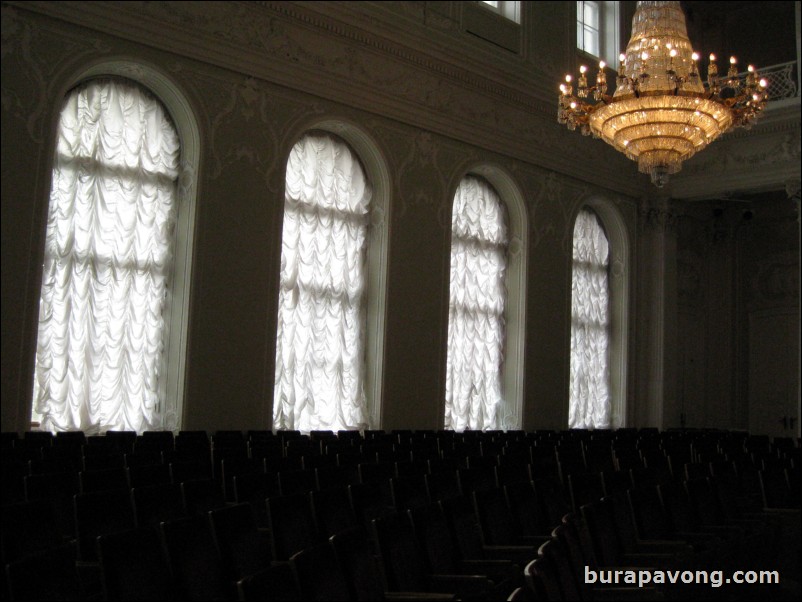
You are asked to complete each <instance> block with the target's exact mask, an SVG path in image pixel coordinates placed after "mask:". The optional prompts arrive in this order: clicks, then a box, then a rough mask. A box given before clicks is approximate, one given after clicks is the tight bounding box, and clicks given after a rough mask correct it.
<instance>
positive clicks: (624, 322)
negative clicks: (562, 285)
mask: <svg viewBox="0 0 802 602" xmlns="http://www.w3.org/2000/svg"><path fill="white" fill-rule="evenodd" d="M583 208H587V209H590V210H591V211H593V212H594V213H595V214H596V217H597V218H598V220H599V222H600V223H601V226H602V228H603V229H604V232H605V234H606V235H607V243H608V245H609V259H608V272H607V274H608V289H609V300H608V302H609V312H610V333H609V341H608V349H609V354H610V355H609V359H608V366H609V371H610V427H609V428H612V429H618V428H623V427H625V426H626V425H627V423H628V415H629V408H628V402H627V396H628V368H627V366H628V360H629V311H630V310H629V308H630V286H631V283H630V281H631V275H630V272H631V265H632V261H631V250H630V249H631V243H630V237H629V234H628V232H627V227H626V224H625V223H624V219H623V217H622V215H621V213H620V211H619V209H618V208H617V207H616V206H615V205H614V203H613V202H612V201H610V200H609V199H606V198H603V197H596V196H594V197H590V198H589V199H586V200H585V201H584V202H583V203H582V204H580V205H579V206H578V207H577V208H576V209H575V211H574V212H573V215H572V218H571V220H570V222H569V228H570V230H569V233H568V236H567V239H568V243H569V246H568V249H567V255H568V270H567V273H568V291H569V294H568V295H567V297H568V314H567V315H568V316H569V320H568V329H567V339H566V340H567V342H568V344H567V349H568V365H569V376H568V382H567V387H566V390H565V391H566V400H567V402H568V405H566V408H565V409H566V413H565V423H564V424H566V428H568V416H569V411H568V410H569V408H570V403H571V398H570V363H571V344H570V342H571V331H572V320H571V319H570V316H571V315H572V303H573V295H572V294H571V290H572V279H573V232H574V228H575V226H576V218H577V216H578V215H579V212H580V210H581V209H583Z"/></svg>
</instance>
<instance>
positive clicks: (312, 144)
mask: <svg viewBox="0 0 802 602" xmlns="http://www.w3.org/2000/svg"><path fill="white" fill-rule="evenodd" d="M322 126H323V127H325V128H327V129H337V130H338V132H342V133H343V134H344V135H345V136H347V137H348V138H349V142H351V141H353V142H354V147H356V148H358V151H359V155H358V154H357V152H356V151H355V150H354V148H352V146H351V145H349V143H348V142H346V141H345V140H344V139H342V138H340V137H339V136H337V135H335V134H332V133H329V132H327V131H323V130H319V129H315V130H312V131H309V132H307V133H306V134H305V135H304V136H303V137H302V138H301V139H300V140H299V141H298V142H297V143H296V144H295V146H294V147H293V148H292V150H291V152H290V156H289V158H288V161H287V171H286V187H285V205H284V225H283V233H282V253H281V275H280V291H279V309H278V324H277V334H276V365H275V388H274V398H273V426H274V428H276V429H298V430H302V431H310V430H340V429H357V428H371V427H372V426H374V425H377V424H379V423H380V407H379V400H380V398H381V393H380V392H381V367H382V361H381V357H382V356H383V352H382V346H383V337H382V334H381V333H382V328H381V324H383V315H384V294H383V291H384V279H385V270H384V263H385V261H386V227H387V226H386V219H385V213H386V207H385V205H384V203H385V202H386V193H387V189H388V179H387V177H386V170H384V169H382V167H381V166H382V165H383V162H381V161H380V160H379V159H378V157H377V154H376V153H375V150H374V147H373V145H372V144H371V143H370V142H369V141H368V139H367V138H366V137H365V136H364V135H363V134H361V133H360V132H359V131H358V130H356V129H355V128H351V127H347V126H345V125H343V124H339V123H324V124H322ZM362 155H366V156H367V159H368V162H367V169H366V167H365V166H364V165H363V163H362V161H361V156H362Z"/></svg>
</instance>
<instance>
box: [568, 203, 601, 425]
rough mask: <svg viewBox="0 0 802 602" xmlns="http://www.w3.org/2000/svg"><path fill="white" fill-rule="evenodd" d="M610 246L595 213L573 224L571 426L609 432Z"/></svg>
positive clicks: (587, 212)
mask: <svg viewBox="0 0 802 602" xmlns="http://www.w3.org/2000/svg"><path fill="white" fill-rule="evenodd" d="M609 258H610V244H609V242H608V239H607V234H606V233H605V231H604V228H603V227H602V224H601V222H600V221H599V219H598V217H597V216H596V213H594V212H593V211H592V210H590V209H588V208H582V209H581V210H580V211H579V213H578V215H577V217H576V222H575V223H574V238H573V269H572V275H571V383H570V391H569V396H570V408H569V415H568V426H569V428H591V429H592V428H609V427H610V426H611V423H612V421H611V403H610V283H609Z"/></svg>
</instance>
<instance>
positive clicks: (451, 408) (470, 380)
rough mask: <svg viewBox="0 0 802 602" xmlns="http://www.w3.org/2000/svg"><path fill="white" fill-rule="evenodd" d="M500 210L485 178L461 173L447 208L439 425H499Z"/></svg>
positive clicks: (503, 216) (503, 291)
mask: <svg viewBox="0 0 802 602" xmlns="http://www.w3.org/2000/svg"><path fill="white" fill-rule="evenodd" d="M507 221H508V220H507V211H506V207H505V205H504V204H503V203H502V202H501V199H500V198H499V196H498V194H497V193H496V191H495V189H494V188H493V187H492V186H491V185H490V184H489V183H488V182H487V180H485V179H484V178H479V177H476V176H467V177H465V178H464V179H463V180H462V182H461V183H460V185H459V187H458V188H457V192H456V194H455V195H454V203H453V206H452V213H451V284H450V289H449V290H450V295H449V320H448V359H447V374H446V403H445V423H444V424H445V428H447V429H454V430H464V429H471V430H483V429H495V428H499V425H500V420H499V419H500V416H499V415H498V414H499V409H500V406H501V405H502V403H503V395H504V392H503V386H502V384H503V374H502V363H503V361H504V348H505V330H506V329H505V309H506V302H507V288H506V284H505V281H506V270H507V250H508V243H509V238H508V232H507Z"/></svg>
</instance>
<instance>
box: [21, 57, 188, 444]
mask: <svg viewBox="0 0 802 602" xmlns="http://www.w3.org/2000/svg"><path fill="white" fill-rule="evenodd" d="M108 77H120V78H125V79H128V80H130V81H133V82H134V83H136V84H138V85H140V86H142V87H143V88H145V89H146V90H147V91H148V92H149V93H150V94H151V95H153V96H154V97H155V98H156V99H157V100H158V101H159V102H160V103H161V104H162V106H163V107H164V108H165V110H166V111H167V113H168V114H169V115H170V117H171V118H172V121H173V125H174V127H175V129H176V132H177V134H178V138H179V141H180V149H181V150H180V161H179V166H180V167H179V175H178V178H177V180H176V199H175V200H176V221H175V224H174V230H173V236H174V238H173V249H172V250H173V257H172V262H173V265H172V269H171V271H170V276H169V278H168V281H167V285H166V289H167V297H166V299H165V305H164V314H163V315H164V322H165V333H164V348H163V352H162V357H161V364H160V370H159V372H160V377H159V383H158V392H159V404H160V411H159V414H160V416H161V428H162V429H163V430H171V431H174V432H177V431H178V430H179V429H180V428H181V426H182V424H183V422H184V420H185V418H186V412H187V409H188V408H187V405H186V403H185V400H186V374H187V369H188V360H187V355H188V338H189V336H188V335H189V315H190V301H191V283H192V268H193V263H194V261H193V259H194V239H195V223H196V212H197V198H198V171H199V164H200V149H201V136H200V131H199V128H198V124H197V119H196V115H197V111H195V109H194V108H193V107H192V105H191V104H190V103H189V101H188V97H187V95H186V94H185V93H184V91H183V90H182V89H181V88H180V87H179V86H178V84H177V83H176V82H175V81H174V80H173V79H172V78H170V77H169V76H167V75H166V74H165V73H164V72H163V71H161V70H160V69H159V68H157V67H155V66H153V65H150V64H148V63H145V62H141V61H133V60H126V59H116V60H105V61H98V62H96V63H93V64H91V65H89V66H84V67H83V68H81V69H80V70H78V71H77V72H76V73H75V74H74V75H73V76H72V77H70V78H69V79H68V80H67V84H66V85H65V86H64V87H63V89H62V92H63V93H62V94H60V95H59V97H58V98H59V99H60V102H59V104H58V106H54V109H53V118H52V121H51V123H52V126H51V135H50V138H49V143H50V149H51V151H52V154H51V157H50V160H49V162H48V165H47V181H48V185H47V187H46V191H45V193H46V196H45V198H44V201H43V204H44V209H43V215H44V220H43V223H42V237H41V242H40V245H39V246H40V252H41V253H42V255H41V256H40V257H41V258H42V259H44V245H45V244H46V229H47V219H46V217H47V214H48V213H49V210H50V192H51V188H52V173H53V166H54V163H55V152H56V142H57V139H58V127H59V119H60V113H61V108H62V106H63V102H64V101H65V100H66V99H67V97H68V95H69V94H71V93H72V91H73V90H74V89H75V88H76V87H77V86H80V85H81V84H83V83H85V82H88V81H90V80H93V79H99V78H108ZM43 268H44V264H43V263H42V265H41V266H40V268H39V272H38V275H39V280H38V283H37V287H36V295H37V303H36V305H35V310H34V316H33V318H34V319H33V334H32V336H33V353H32V354H31V355H30V364H29V365H30V375H31V379H30V384H29V387H30V388H29V389H28V391H29V395H28V401H27V412H28V414H27V415H28V416H29V420H28V425H29V426H30V428H36V427H37V423H36V422H35V420H34V418H35V413H34V399H33V394H32V393H33V379H34V378H35V377H36V376H35V369H34V366H35V363H36V353H37V341H38V328H39V303H38V299H39V296H40V295H41V289H42V282H43ZM99 428H100V429H101V430H104V429H103V427H102V426H101V427H99Z"/></svg>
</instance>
